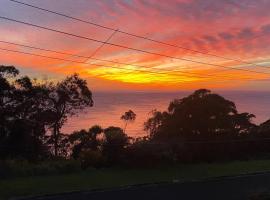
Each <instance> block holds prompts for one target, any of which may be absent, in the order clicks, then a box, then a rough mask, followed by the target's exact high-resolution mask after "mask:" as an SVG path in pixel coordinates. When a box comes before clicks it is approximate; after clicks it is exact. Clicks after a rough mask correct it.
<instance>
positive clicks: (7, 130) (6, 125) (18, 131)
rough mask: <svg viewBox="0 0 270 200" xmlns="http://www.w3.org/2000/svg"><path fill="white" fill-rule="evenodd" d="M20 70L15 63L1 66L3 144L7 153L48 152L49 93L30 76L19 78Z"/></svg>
mask: <svg viewBox="0 0 270 200" xmlns="http://www.w3.org/2000/svg"><path fill="white" fill-rule="evenodd" d="M18 74H19V71H18V70H17V69H16V68H14V67H12V66H0V87H1V90H0V104H1V105H0V116H1V117H0V118H1V120H0V121H1V122H0V130H1V131H0V135H1V136H0V145H1V147H2V149H3V150H6V151H2V153H3V154H4V156H23V157H31V158H33V157H36V158H37V157H39V156H40V155H41V154H44V153H45V152H46V148H45V147H44V145H43V139H44V135H45V125H46V120H44V118H43V117H41V116H43V111H44V106H45V104H44V98H45V93H44V90H43V89H42V87H40V85H33V83H32V81H31V79H30V78H29V77H21V78H18V79H16V78H17V77H16V76H17V75H18ZM42 152H43V153H42Z"/></svg>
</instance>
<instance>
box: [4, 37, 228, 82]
mask: <svg viewBox="0 0 270 200" xmlns="http://www.w3.org/2000/svg"><path fill="white" fill-rule="evenodd" d="M0 43H4V44H11V45H16V46H21V47H26V48H30V49H36V50H41V51H46V52H52V53H57V54H62V55H68V56H72V57H78V58H87V59H91V60H96V61H102V62H111V63H115V64H121V65H129V66H134V67H140V68H144V69H149V67H144V66H141V65H134V64H129V63H123V62H117V61H111V60H105V59H98V58H89V57H87V56H82V55H78V54H71V53H66V52H62V51H56V50H51V49H45V48H40V47H34V46H30V45H24V44H18V43H14V42H7V41H3V40H0ZM84 63H85V64H90V63H88V62H87V61H84ZM151 69H153V68H151ZM158 70H159V71H163V72H179V73H183V74H191V75H197V76H199V77H198V78H206V77H213V75H209V74H204V75H202V76H201V74H198V73H193V72H186V71H182V70H162V69H158ZM159 71H157V72H159ZM193 77H194V76H193ZM214 77H217V76H214ZM220 78H228V77H224V76H223V77H220Z"/></svg>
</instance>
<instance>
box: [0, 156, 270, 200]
mask: <svg viewBox="0 0 270 200" xmlns="http://www.w3.org/2000/svg"><path fill="white" fill-rule="evenodd" d="M266 170H267V171H268V170H270V160H253V161H237V162H230V163H219V164H194V165H177V166H172V167H162V168H156V169H119V168H117V169H116V168H111V169H97V170H94V169H89V170H86V171H83V172H77V173H75V174H67V175H54V176H36V177H23V178H12V179H5V180H0V199H8V198H11V197H19V196H28V195H40V194H52V193H59V192H67V191H72V190H88V189H97V188H109V187H117V186H125V185H132V184H140V183H151V182H161V181H172V180H179V181H189V180H194V179H201V178H211V177H218V176H226V175H237V174H241V173H252V172H257V171H266Z"/></svg>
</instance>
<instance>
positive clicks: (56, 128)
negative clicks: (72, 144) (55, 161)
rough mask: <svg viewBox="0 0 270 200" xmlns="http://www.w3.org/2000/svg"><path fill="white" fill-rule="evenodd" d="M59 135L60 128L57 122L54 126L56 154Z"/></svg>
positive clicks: (56, 154)
mask: <svg viewBox="0 0 270 200" xmlns="http://www.w3.org/2000/svg"><path fill="white" fill-rule="evenodd" d="M58 136H59V128H58V125H57V124H55V125H54V127H53V139H54V156H55V157H57V156H58Z"/></svg>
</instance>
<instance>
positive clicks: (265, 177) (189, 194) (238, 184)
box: [28, 173, 270, 200]
mask: <svg viewBox="0 0 270 200" xmlns="http://www.w3.org/2000/svg"><path fill="white" fill-rule="evenodd" d="M56 187H57V186H56ZM265 191H270V173H265V174H256V175H255V174H253V175H246V176H237V177H227V178H217V179H211V180H205V181H193V182H187V183H171V184H166V183H164V184H157V185H154V184H153V185H144V186H134V187H129V188H128V187H126V188H122V189H112V190H106V191H92V192H90V191H89V192H87V191H85V192H75V193H69V194H62V195H55V196H46V197H45V196H43V197H36V198H30V199H33V200H34V199H44V200H69V199H74V200H84V199H87V200H97V199H98V200H103V199H104V200H105V199H106V200H107V199H117V200H127V199H128V200H133V199H134V200H142V199H149V200H152V199H153V200H159V199H162V200H164V199H188V200H193V199H194V200H195V199H196V200H197V199H207V200H212V199H215V200H216V199H217V200H234V199H237V200H238V199H251V198H250V197H251V196H252V195H254V194H255V195H256V194H260V193H262V192H265ZM28 199H29V198H28ZM259 199H260V198H259ZM259 199H258V200H259ZM269 199H270V198H269ZM256 200H257V198H256ZM263 200H265V199H263Z"/></svg>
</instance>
